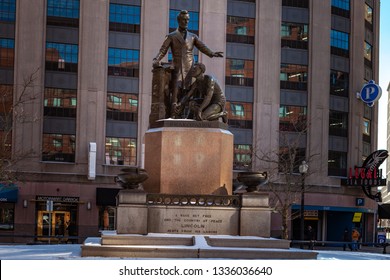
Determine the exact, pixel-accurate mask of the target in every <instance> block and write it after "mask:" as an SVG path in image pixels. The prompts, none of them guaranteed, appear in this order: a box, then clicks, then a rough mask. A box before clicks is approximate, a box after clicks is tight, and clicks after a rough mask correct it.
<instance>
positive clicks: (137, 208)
mask: <svg viewBox="0 0 390 280" xmlns="http://www.w3.org/2000/svg"><path fill="white" fill-rule="evenodd" d="M117 204H118V205H117V209H116V216H117V219H116V230H117V233H119V234H122V233H137V234H147V233H148V223H147V221H148V205H147V203H146V194H145V193H144V192H139V191H135V190H120V191H119V193H118V196H117Z"/></svg>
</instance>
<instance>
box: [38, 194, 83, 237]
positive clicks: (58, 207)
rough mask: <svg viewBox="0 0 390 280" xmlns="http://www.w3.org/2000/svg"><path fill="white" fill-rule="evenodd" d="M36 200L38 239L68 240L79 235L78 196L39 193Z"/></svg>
mask: <svg viewBox="0 0 390 280" xmlns="http://www.w3.org/2000/svg"><path fill="white" fill-rule="evenodd" d="M35 202H36V203H35V205H36V233H35V234H36V236H37V240H38V241H49V238H50V241H53V242H67V241H68V239H72V237H76V236H77V235H78V219H77V217H78V205H79V203H80V200H79V198H78V197H69V196H41V195H38V196H37V197H36V200H35Z"/></svg>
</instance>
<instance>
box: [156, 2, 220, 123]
mask: <svg viewBox="0 0 390 280" xmlns="http://www.w3.org/2000/svg"><path fill="white" fill-rule="evenodd" d="M189 20H190V15H189V13H188V11H185V10H183V11H180V13H179V14H178V15H177V22H178V24H179V27H178V28H177V29H176V30H175V31H173V32H172V33H169V34H168V35H167V36H166V37H165V40H164V43H163V44H162V46H161V48H160V51H159V52H158V54H157V56H156V57H155V58H154V59H153V67H158V66H160V61H161V59H162V58H163V57H164V56H165V55H166V54H167V52H168V50H169V48H170V49H171V51H172V58H173V67H174V69H173V71H172V76H171V83H170V86H169V87H170V90H171V94H172V96H171V106H172V108H174V107H175V106H176V104H177V101H178V95H179V91H180V90H181V89H182V90H185V89H186V86H187V85H184V80H185V77H186V76H187V73H188V71H189V70H190V69H191V67H192V65H193V64H194V53H193V52H194V47H196V48H197V49H198V50H199V51H201V52H202V53H204V54H206V55H207V56H209V57H223V52H213V51H212V50H210V49H209V48H208V47H207V46H206V45H205V44H204V43H203V42H202V41H201V40H200V39H199V37H198V36H197V35H196V34H194V33H191V32H189V31H188V30H187V29H188V22H189ZM171 112H172V113H171V117H172V118H175V117H177V116H176V115H175V113H174V110H172V111H171Z"/></svg>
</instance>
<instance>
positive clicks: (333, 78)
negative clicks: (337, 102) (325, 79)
mask: <svg viewBox="0 0 390 280" xmlns="http://www.w3.org/2000/svg"><path fill="white" fill-rule="evenodd" d="M348 91H349V74H348V73H345V72H341V71H336V70H331V71H330V93H331V94H334V95H339V96H345V97H348Z"/></svg>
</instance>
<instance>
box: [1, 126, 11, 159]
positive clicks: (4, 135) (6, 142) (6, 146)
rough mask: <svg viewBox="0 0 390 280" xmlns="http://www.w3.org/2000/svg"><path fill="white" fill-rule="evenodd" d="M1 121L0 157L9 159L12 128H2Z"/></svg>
mask: <svg viewBox="0 0 390 280" xmlns="http://www.w3.org/2000/svg"><path fill="white" fill-rule="evenodd" d="M3 125H4V124H3V123H2V122H0V143H1V146H0V158H1V159H11V153H12V130H11V128H9V129H3Z"/></svg>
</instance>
